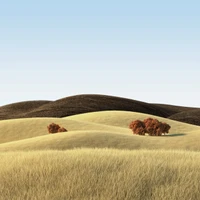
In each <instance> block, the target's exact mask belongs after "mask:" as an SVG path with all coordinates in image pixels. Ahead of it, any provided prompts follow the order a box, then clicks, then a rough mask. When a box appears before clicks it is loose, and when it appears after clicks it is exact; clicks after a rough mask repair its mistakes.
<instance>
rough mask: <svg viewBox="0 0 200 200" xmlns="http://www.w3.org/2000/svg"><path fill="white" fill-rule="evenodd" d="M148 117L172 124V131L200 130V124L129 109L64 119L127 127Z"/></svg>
mask: <svg viewBox="0 0 200 200" xmlns="http://www.w3.org/2000/svg"><path fill="white" fill-rule="evenodd" d="M148 117H152V118H156V119H158V120H159V121H162V122H166V123H168V124H170V126H171V129H170V133H186V132H190V131H193V130H200V126H195V125H190V124H186V123H182V122H177V121H174V120H170V119H166V118H163V117H158V116H155V115H149V114H143V113H138V112H129V111H99V112H91V113H85V114H79V115H73V116H69V117H65V118H64V119H71V120H77V121H84V122H93V123H98V124H104V125H105V124H106V125H111V126H118V127H124V128H127V127H128V126H129V124H130V122H131V121H132V120H136V119H139V120H144V119H146V118H148Z"/></svg>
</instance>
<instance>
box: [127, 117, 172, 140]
mask: <svg viewBox="0 0 200 200" xmlns="http://www.w3.org/2000/svg"><path fill="white" fill-rule="evenodd" d="M129 128H130V129H132V131H133V133H134V134H138V135H145V133H148V134H149V135H150V136H161V135H162V133H164V134H165V133H168V132H169V129H170V128H171V127H170V125H169V124H167V123H162V122H159V121H158V120H157V119H152V118H147V119H145V120H144V121H143V122H142V121H140V120H135V121H132V122H131V124H130V125H129Z"/></svg>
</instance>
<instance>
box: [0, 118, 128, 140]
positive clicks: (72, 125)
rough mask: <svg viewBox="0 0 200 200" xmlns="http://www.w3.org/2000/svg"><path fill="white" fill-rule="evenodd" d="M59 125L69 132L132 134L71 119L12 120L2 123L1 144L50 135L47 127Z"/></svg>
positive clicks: (0, 127)
mask: <svg viewBox="0 0 200 200" xmlns="http://www.w3.org/2000/svg"><path fill="white" fill-rule="evenodd" d="M52 122H54V123H58V124H59V125H60V126H63V127H65V128H67V130H68V131H80V130H86V131H89V130H100V131H111V132H121V133H127V132H130V130H128V129H124V128H119V127H114V126H109V125H103V124H97V123H92V122H82V121H76V120H71V119H59V118H28V119H26V118H25V119H11V120H3V121H0V143H6V142H11V141H16V140H22V139H27V138H33V137H36V136H42V135H49V134H48V131H47V125H49V124H50V123H52Z"/></svg>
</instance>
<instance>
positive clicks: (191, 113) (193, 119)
mask: <svg viewBox="0 0 200 200" xmlns="http://www.w3.org/2000/svg"><path fill="white" fill-rule="evenodd" d="M169 119H172V120H176V121H181V122H186V123H189V124H194V125H198V126H200V109H196V110H195V109H193V110H188V111H184V112H179V113H176V114H174V115H171V116H170V117H169Z"/></svg>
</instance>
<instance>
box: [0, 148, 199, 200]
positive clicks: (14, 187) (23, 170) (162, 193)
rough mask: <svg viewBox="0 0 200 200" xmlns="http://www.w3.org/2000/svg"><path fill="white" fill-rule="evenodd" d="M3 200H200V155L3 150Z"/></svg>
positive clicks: (0, 185) (0, 189) (0, 170)
mask: <svg viewBox="0 0 200 200" xmlns="http://www.w3.org/2000/svg"><path fill="white" fill-rule="evenodd" d="M0 157H1V159H0V166H1V167H0V177H1V179H0V194H1V196H0V200H5V199H12V200H19V199H29V200H41V199H43V200H57V199H61V200H62V199H63V200H64V199H67V200H80V199H81V200H93V199H96V200H110V199H116V200H117V199H118V200H122V199H123V200H133V199H134V200H141V199H142V200H161V199H162V200H169V199H170V200H180V199H181V200H188V199H194V200H196V199H199V196H200V190H199V180H200V154H199V153H195V152H186V151H147V150H136V151H128V150H116V149H115V150H114V149H93V150H91V149H74V150H67V151H34V152H8V153H0Z"/></svg>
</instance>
